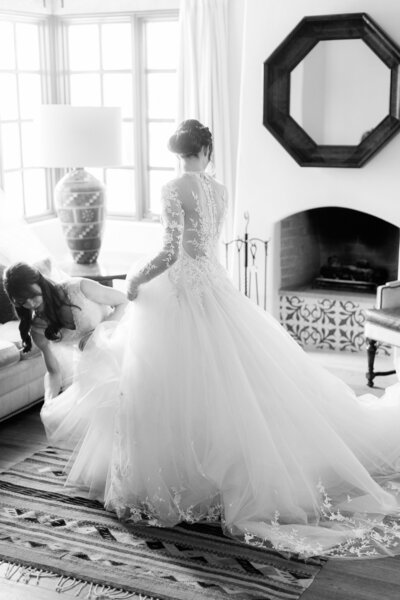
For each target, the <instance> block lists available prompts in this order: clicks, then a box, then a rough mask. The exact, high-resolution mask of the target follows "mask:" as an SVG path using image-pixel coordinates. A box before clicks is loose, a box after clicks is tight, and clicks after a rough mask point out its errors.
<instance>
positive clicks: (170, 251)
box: [133, 182, 183, 285]
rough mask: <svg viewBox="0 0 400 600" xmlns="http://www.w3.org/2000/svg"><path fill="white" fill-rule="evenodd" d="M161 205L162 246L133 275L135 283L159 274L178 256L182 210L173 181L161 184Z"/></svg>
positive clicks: (143, 281)
mask: <svg viewBox="0 0 400 600" xmlns="http://www.w3.org/2000/svg"><path fill="white" fill-rule="evenodd" d="M161 206H162V208H161V222H162V224H163V226H164V236H163V247H162V250H161V251H160V252H159V253H158V254H157V256H155V257H154V258H153V259H152V260H150V261H149V262H148V263H147V264H146V265H145V266H144V267H143V268H142V269H141V270H140V271H139V272H138V273H136V274H135V275H134V277H133V281H134V282H135V283H136V285H141V284H142V283H146V282H147V281H150V280H151V279H154V277H157V276H158V275H161V273H163V272H164V271H165V270H166V269H168V268H169V267H170V266H171V265H173V264H174V262H175V261H176V259H177V258H178V254H179V247H180V242H181V238H182V232H183V210H182V206H181V203H180V200H179V197H178V191H177V189H176V186H175V185H174V182H169V183H167V184H166V185H165V186H163V188H162V191H161Z"/></svg>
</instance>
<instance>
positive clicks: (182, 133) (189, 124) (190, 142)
mask: <svg viewBox="0 0 400 600" xmlns="http://www.w3.org/2000/svg"><path fill="white" fill-rule="evenodd" d="M204 147H206V148H208V158H210V157H211V153H212V148H213V141H212V134H211V131H210V130H209V129H208V127H205V126H204V125H202V124H201V123H200V121H196V119H188V120H187V121H183V122H182V123H181V124H180V125H179V127H178V129H177V130H176V131H175V133H174V134H173V135H171V137H170V138H169V141H168V149H169V150H171V152H174V153H175V154H179V156H182V157H183V158H189V157H190V156H197V155H198V154H199V152H201V149H202V148H204Z"/></svg>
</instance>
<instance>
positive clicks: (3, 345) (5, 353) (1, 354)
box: [0, 340, 20, 369]
mask: <svg viewBox="0 0 400 600" xmlns="http://www.w3.org/2000/svg"><path fill="white" fill-rule="evenodd" d="M19 360H20V352H19V350H18V348H17V347H16V345H15V344H13V343H12V342H8V341H7V340H0V369H3V368H4V367H9V366H10V365H14V364H16V363H18V362H19Z"/></svg>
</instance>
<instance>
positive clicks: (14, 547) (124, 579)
mask: <svg viewBox="0 0 400 600" xmlns="http://www.w3.org/2000/svg"><path fill="white" fill-rule="evenodd" d="M68 458H69V454H68V453H67V452H66V451H64V450H59V449H56V448H46V449H44V450H42V451H40V452H37V453H35V454H33V455H32V456H31V457H29V458H27V459H26V460H24V461H23V462H21V463H19V464H17V465H15V466H13V467H12V468H10V469H9V470H7V471H6V472H3V473H2V474H0V567H1V568H0V575H3V576H5V577H8V578H9V579H12V578H17V579H19V580H21V579H22V580H23V581H25V582H26V583H28V584H32V582H34V583H35V584H39V585H40V582H41V580H44V578H45V577H50V576H52V575H53V576H54V577H55V581H56V583H55V586H56V589H57V591H59V592H68V593H71V594H72V592H73V594H74V597H81V598H129V597H131V598H143V599H144V598H146V599H147V600H151V599H156V600H159V599H160V600H206V599H208V598H209V599H215V598H218V599H221V598H222V599H223V598H226V599H228V598H231V599H234V600H261V599H262V600H268V599H270V600H295V599H297V598H299V597H300V596H301V594H302V592H303V591H304V590H305V589H306V588H307V587H308V586H309V585H310V584H311V583H312V581H313V579H314V577H315V576H316V574H317V573H318V571H319V569H320V568H321V566H322V561H320V560H319V559H312V560H309V561H307V562H302V561H297V560H294V559H288V558H286V557H285V556H283V555H281V554H279V553H276V552H274V551H272V550H266V549H260V548H254V547H250V546H248V545H246V544H244V543H241V542H238V541H236V540H232V539H230V538H227V537H225V536H224V535H223V534H222V532H221V529H220V527H219V525H218V524H210V523H204V524H196V525H187V524H181V525H179V526H177V527H174V528H171V529H166V528H160V527H151V526H148V525H137V524H136V525H135V524H130V523H129V522H128V523H121V522H120V521H119V520H118V519H117V518H116V516H115V515H114V514H113V513H110V512H107V511H106V510H104V508H103V506H102V505H101V504H100V503H98V502H96V501H93V500H89V499H85V498H83V497H73V496H69V495H68V494H67V493H66V489H65V488H64V487H63V483H64V481H65V475H64V467H65V465H66V463H67V461H68ZM0 586H1V582H0ZM99 590H100V591H99Z"/></svg>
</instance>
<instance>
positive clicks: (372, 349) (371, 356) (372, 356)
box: [366, 338, 377, 387]
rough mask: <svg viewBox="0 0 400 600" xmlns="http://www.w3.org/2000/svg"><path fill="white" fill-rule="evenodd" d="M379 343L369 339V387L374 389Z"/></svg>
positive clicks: (367, 374)
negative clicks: (375, 363)
mask: <svg viewBox="0 0 400 600" xmlns="http://www.w3.org/2000/svg"><path fill="white" fill-rule="evenodd" d="M376 349H377V343H376V340H371V339H369V338H367V355H368V371H367V373H366V377H367V385H368V387H374V378H375V373H374V362H375V355H376Z"/></svg>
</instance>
